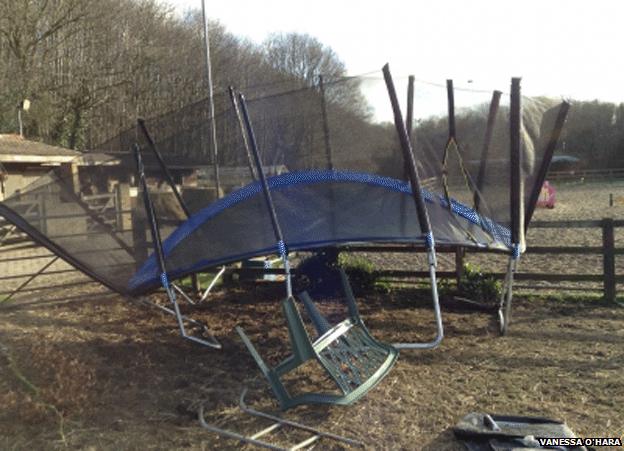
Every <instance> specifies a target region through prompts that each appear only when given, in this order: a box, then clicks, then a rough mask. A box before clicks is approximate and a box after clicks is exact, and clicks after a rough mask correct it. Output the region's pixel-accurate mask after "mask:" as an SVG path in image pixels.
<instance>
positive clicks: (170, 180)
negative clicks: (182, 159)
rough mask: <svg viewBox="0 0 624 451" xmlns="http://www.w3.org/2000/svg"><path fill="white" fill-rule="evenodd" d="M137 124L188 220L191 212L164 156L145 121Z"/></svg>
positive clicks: (141, 119) (142, 120) (141, 120)
mask: <svg viewBox="0 0 624 451" xmlns="http://www.w3.org/2000/svg"><path fill="white" fill-rule="evenodd" d="M137 124H138V125H139V128H140V129H141V132H142V133H143V135H144V136H145V139H146V140H147V142H148V144H149V146H150V149H152V152H153V153H154V156H155V157H156V161H157V162H158V165H159V166H160V169H161V170H162V172H163V175H164V176H165V180H166V181H167V183H168V184H169V186H170V187H171V189H172V190H173V194H174V196H175V198H176V199H177V201H178V203H179V204H180V207H181V208H182V210H183V211H184V214H185V215H186V217H187V219H188V218H189V217H190V216H191V212H190V210H189V208H188V206H187V205H186V202H184V199H182V196H181V195H180V191H178V187H177V186H176V184H175V182H174V180H173V176H172V175H171V172H169V168H168V167H167V165H166V164H165V161H164V160H163V158H162V155H161V154H160V152H159V151H158V149H157V148H156V143H155V142H154V140H153V139H152V136H151V135H150V134H149V132H148V131H147V127H146V126H145V119H143V118H138V119H137Z"/></svg>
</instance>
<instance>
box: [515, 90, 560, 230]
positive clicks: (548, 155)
mask: <svg viewBox="0 0 624 451" xmlns="http://www.w3.org/2000/svg"><path fill="white" fill-rule="evenodd" d="M569 111H570V103H569V102H563V103H562V104H561V106H560V107H559V111H558V113H557V118H556V119H555V125H554V127H553V129H552V131H551V133H550V137H549V139H548V143H547V144H546V150H545V151H544V157H543V158H542V164H541V165H540V167H539V169H538V171H537V176H536V177H535V183H534V184H533V188H532V190H531V194H530V195H529V201H528V203H527V205H526V213H525V214H524V230H525V233H526V230H527V229H528V228H529V224H530V223H531V219H532V218H533V213H535V207H536V205H537V201H538V199H539V195H540V192H541V190H542V185H543V184H544V181H545V180H546V174H547V173H548V167H549V166H550V162H551V161H552V157H553V154H554V153H555V149H556V148H557V144H558V142H559V138H560V137H561V133H562V131H563V125H564V124H565V120H566V117H567V116H568V112H569Z"/></svg>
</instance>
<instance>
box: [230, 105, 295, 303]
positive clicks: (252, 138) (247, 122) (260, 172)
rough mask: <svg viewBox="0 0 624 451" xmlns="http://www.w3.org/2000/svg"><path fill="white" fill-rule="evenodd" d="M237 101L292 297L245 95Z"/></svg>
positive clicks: (279, 232) (285, 251) (287, 266)
mask: <svg viewBox="0 0 624 451" xmlns="http://www.w3.org/2000/svg"><path fill="white" fill-rule="evenodd" d="M238 103H239V104H240V107H241V111H242V113H243V120H244V121H245V128H246V129H247V136H248V137H249V144H250V146H251V152H252V154H253V157H254V161H255V163H256V170H257V172H258V176H259V177H260V183H261V184H262V192H263V194H264V200H265V202H266V205H267V209H268V210H269V216H270V218H271V225H272V226H273V232H274V234H275V239H276V240H277V246H278V251H279V254H280V257H281V258H282V260H283V261H284V272H285V273H286V293H287V296H288V297H292V284H291V275H290V263H289V261H288V249H287V248H286V244H285V242H284V235H283V233H282V229H281V227H280V224H279V220H278V219H277V213H276V211H275V204H274V202H273V197H272V196H271V190H270V189H269V184H268V182H267V179H266V175H265V173H264V169H263V167H262V160H261V158H260V153H259V152H258V143H257V141H256V135H255V133H254V129H253V126H252V124H251V119H250V117H249V111H248V110H247V103H246V101H245V96H244V95H243V94H240V93H239V94H238Z"/></svg>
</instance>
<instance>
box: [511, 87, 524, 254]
mask: <svg viewBox="0 0 624 451" xmlns="http://www.w3.org/2000/svg"><path fill="white" fill-rule="evenodd" d="M521 111H522V110H521V98H520V78H512V79H511V98H510V112H509V114H510V116H509V139H510V142H509V150H510V156H509V158H510V160H509V161H510V165H509V167H510V171H511V173H510V181H511V187H510V188H511V189H510V207H511V212H510V213H511V242H512V243H513V244H514V245H518V246H520V249H521V250H522V249H524V206H523V203H524V181H523V179H522V145H521V139H520V129H521V127H522V113H521Z"/></svg>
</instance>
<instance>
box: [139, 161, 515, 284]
mask: <svg viewBox="0 0 624 451" xmlns="http://www.w3.org/2000/svg"><path fill="white" fill-rule="evenodd" d="M328 182H330V183H331V182H350V183H360V184H367V185H371V186H375V187H382V188H385V189H387V190H390V191H395V192H398V193H403V194H409V195H411V194H412V189H411V186H410V184H409V183H408V182H404V181H401V180H397V179H394V178H391V177H383V176H379V175H375V174H369V173H362V172H353V171H339V170H321V169H312V170H307V171H299V172H287V173H284V174H281V175H276V176H273V177H269V178H268V179H267V183H268V185H269V189H271V190H279V189H280V188H284V187H292V186H296V185H312V184H317V183H328ZM261 192H262V185H261V183H260V182H258V181H256V182H253V183H250V184H249V185H247V186H244V187H243V188H240V189H238V190H236V191H233V192H231V193H230V194H228V195H227V196H226V197H223V198H221V199H219V200H217V201H216V202H213V203H212V204H210V205H209V206H207V207H206V208H204V209H202V210H200V211H198V212H197V213H195V214H194V215H193V216H191V217H190V218H189V219H187V220H186V221H185V222H184V223H182V224H180V226H178V228H177V229H176V230H175V231H173V232H172V233H171V235H169V237H168V238H167V239H166V240H164V241H163V251H164V254H165V258H166V257H167V255H168V254H169V253H170V252H171V251H172V250H173V249H175V248H176V246H178V245H179V244H180V243H181V242H182V241H184V240H185V239H186V238H187V237H188V236H189V235H191V234H192V233H193V232H194V231H195V230H197V229H198V228H199V227H201V226H202V224H205V223H206V222H207V221H210V219H211V218H214V217H215V216H217V215H218V214H219V213H221V212H223V211H224V210H226V209H229V208H232V207H234V206H235V205H236V204H238V203H240V202H243V201H245V200H247V199H249V198H251V197H254V196H256V195H258V194H260V193H261ZM422 195H423V198H424V199H425V201H426V202H429V203H435V202H437V203H438V204H439V205H442V206H444V207H448V203H447V202H446V199H445V198H444V196H442V195H436V194H433V193H431V192H429V191H428V190H426V189H424V188H423V189H422ZM451 210H452V211H453V213H455V214H456V215H457V216H459V217H461V218H463V219H465V220H468V221H469V222H471V223H473V224H475V225H479V226H481V228H483V230H485V231H486V232H488V233H489V234H490V235H491V236H492V237H493V238H494V239H495V240H496V241H497V242H498V243H499V244H501V245H503V246H505V247H507V248H508V249H509V250H511V248H512V244H511V232H510V230H509V229H508V228H506V227H504V226H502V225H500V224H498V223H496V222H494V221H492V220H491V219H489V218H487V217H485V216H482V215H480V214H479V213H477V212H476V211H475V210H474V209H472V208H470V207H468V206H466V205H464V204H462V203H460V202H457V201H455V200H454V199H451ZM425 238H426V237H424V236H423V237H417V238H416V239H414V240H410V241H423V242H424V241H425ZM370 241H371V239H367V237H364V236H363V237H358V238H349V239H348V240H327V241H317V242H306V243H285V244H286V245H287V246H288V248H289V249H290V250H302V249H306V248H309V249H310V248H317V247H322V246H329V245H333V244H339V243H346V242H348V243H354V242H370ZM374 241H377V242H379V241H380V239H379V237H375V238H374ZM381 241H384V242H405V241H407V240H406V238H405V237H396V236H388V237H384V238H383V239H382V240H381ZM276 249H277V245H276V246H275V247H271V248H267V249H261V250H259V249H255V250H253V251H251V252H250V253H242V254H237V255H231V256H226V257H223V258H220V259H219V260H213V261H209V260H202V261H198V262H193V263H190V264H189V265H188V266H186V267H185V268H184V269H180V270H176V269H173V270H171V269H169V268H168V270H169V276H170V277H171V278H172V279H175V278H177V277H180V276H183V275H186V274H190V273H193V272H195V271H199V270H201V269H204V268H208V267H210V266H216V265H219V264H222V263H226V262H234V261H239V260H244V259H246V258H250V257H253V256H258V255H266V254H270V253H275V252H276ZM159 278H160V269H159V268H158V267H157V260H156V257H155V255H154V254H152V255H151V256H150V257H149V258H148V259H147V260H146V261H145V263H144V264H143V265H142V267H141V268H140V269H139V270H138V271H137V272H136V273H135V274H134V276H133V277H132V279H131V280H130V281H129V283H128V288H129V290H130V291H132V292H137V291H141V288H144V287H152V286H154V285H155V284H157V283H158V281H159V280H160V279H159Z"/></svg>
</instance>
